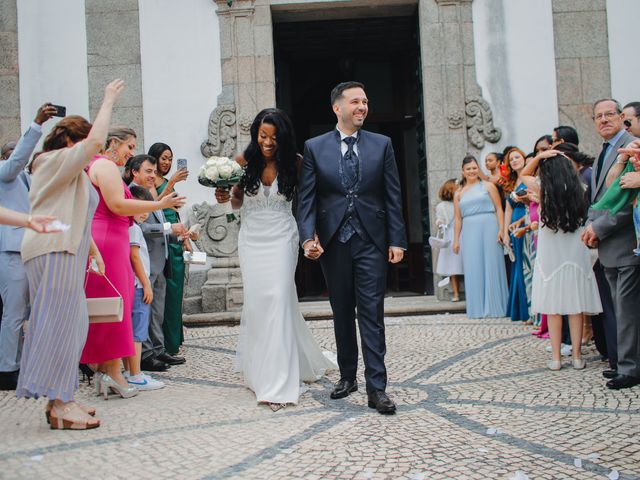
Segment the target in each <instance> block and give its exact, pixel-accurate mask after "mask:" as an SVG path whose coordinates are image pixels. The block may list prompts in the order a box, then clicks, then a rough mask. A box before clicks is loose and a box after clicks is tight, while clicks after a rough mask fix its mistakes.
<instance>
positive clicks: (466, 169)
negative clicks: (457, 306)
mask: <svg viewBox="0 0 640 480" xmlns="http://www.w3.org/2000/svg"><path fill="white" fill-rule="evenodd" d="M479 173H480V167H479V166H478V162H477V160H476V159H475V158H474V157H473V156H471V155H469V156H467V157H465V158H464V160H463V161H462V176H463V179H462V182H461V185H462V188H461V189H460V190H459V191H458V192H457V193H456V196H455V198H454V208H455V230H454V242H453V250H454V252H456V253H457V252H459V251H460V246H461V245H462V251H463V254H462V264H463V266H464V289H465V292H466V301H467V316H468V317H469V318H486V317H504V316H505V315H506V311H507V298H508V295H509V290H508V287H507V276H506V272H505V267H504V258H503V253H502V246H501V244H500V243H499V242H500V236H501V228H500V227H501V225H502V224H503V220H504V217H503V211H502V205H501V202H500V194H499V193H498V189H497V188H496V186H495V185H493V184H492V183H490V182H484V181H482V180H480V177H479Z"/></svg>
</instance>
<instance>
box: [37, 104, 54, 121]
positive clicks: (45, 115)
mask: <svg viewBox="0 0 640 480" xmlns="http://www.w3.org/2000/svg"><path fill="white" fill-rule="evenodd" d="M55 113H56V107H54V106H53V105H51V104H50V103H48V102H47V103H45V104H44V105H42V106H41V107H40V108H39V109H38V113H36V118H34V119H33V121H34V122H35V123H37V124H38V125H42V124H43V123H44V122H46V121H47V120H49V119H50V118H51V117H53V116H54V114H55Z"/></svg>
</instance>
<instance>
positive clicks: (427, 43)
mask: <svg viewBox="0 0 640 480" xmlns="http://www.w3.org/2000/svg"><path fill="white" fill-rule="evenodd" d="M420 37H421V42H420V43H421V45H422V63H423V65H424V66H426V67H433V66H440V65H442V55H443V51H442V50H443V48H442V24H440V23H428V24H426V25H424V26H421V28H420Z"/></svg>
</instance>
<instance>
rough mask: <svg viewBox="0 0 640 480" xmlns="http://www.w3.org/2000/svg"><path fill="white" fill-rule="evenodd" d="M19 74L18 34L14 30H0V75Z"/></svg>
mask: <svg viewBox="0 0 640 480" xmlns="http://www.w3.org/2000/svg"><path fill="white" fill-rule="evenodd" d="M17 74H18V36H17V35H16V34H15V33H14V32H0V75H17ZM3 93H4V92H3Z"/></svg>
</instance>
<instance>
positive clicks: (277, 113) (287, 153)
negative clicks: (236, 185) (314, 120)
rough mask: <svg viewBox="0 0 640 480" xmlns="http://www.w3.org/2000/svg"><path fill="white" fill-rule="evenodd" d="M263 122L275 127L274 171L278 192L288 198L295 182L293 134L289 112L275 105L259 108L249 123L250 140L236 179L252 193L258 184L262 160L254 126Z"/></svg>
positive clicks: (256, 127)
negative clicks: (240, 174)
mask: <svg viewBox="0 0 640 480" xmlns="http://www.w3.org/2000/svg"><path fill="white" fill-rule="evenodd" d="M263 123H268V124H269V125H273V126H274V127H275V128H276V141H277V142H278V148H277V149H276V153H275V157H276V169H277V171H278V193H280V194H281V195H284V196H285V197H286V199H287V200H288V201H291V200H292V199H293V194H294V192H295V188H296V185H297V183H298V170H297V166H296V164H297V160H298V157H297V155H296V138H295V133H294V131H293V125H292V124H291V120H289V116H288V115H287V114H286V113H285V112H284V111H283V110H280V109H277V108H266V109H264V110H262V111H261V112H260V113H258V115H256V118H255V119H254V120H253V123H252V124H251V142H250V143H249V146H248V147H247V148H246V150H245V151H244V159H245V161H246V162H247V164H246V166H245V173H244V176H243V177H242V180H240V188H241V189H242V191H243V192H244V193H246V194H249V195H255V194H256V193H258V188H260V180H261V178H262V172H263V171H264V167H265V164H266V162H265V159H264V157H263V156H262V151H261V150H260V147H259V145H258V130H259V129H260V125H262V124H263Z"/></svg>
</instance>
